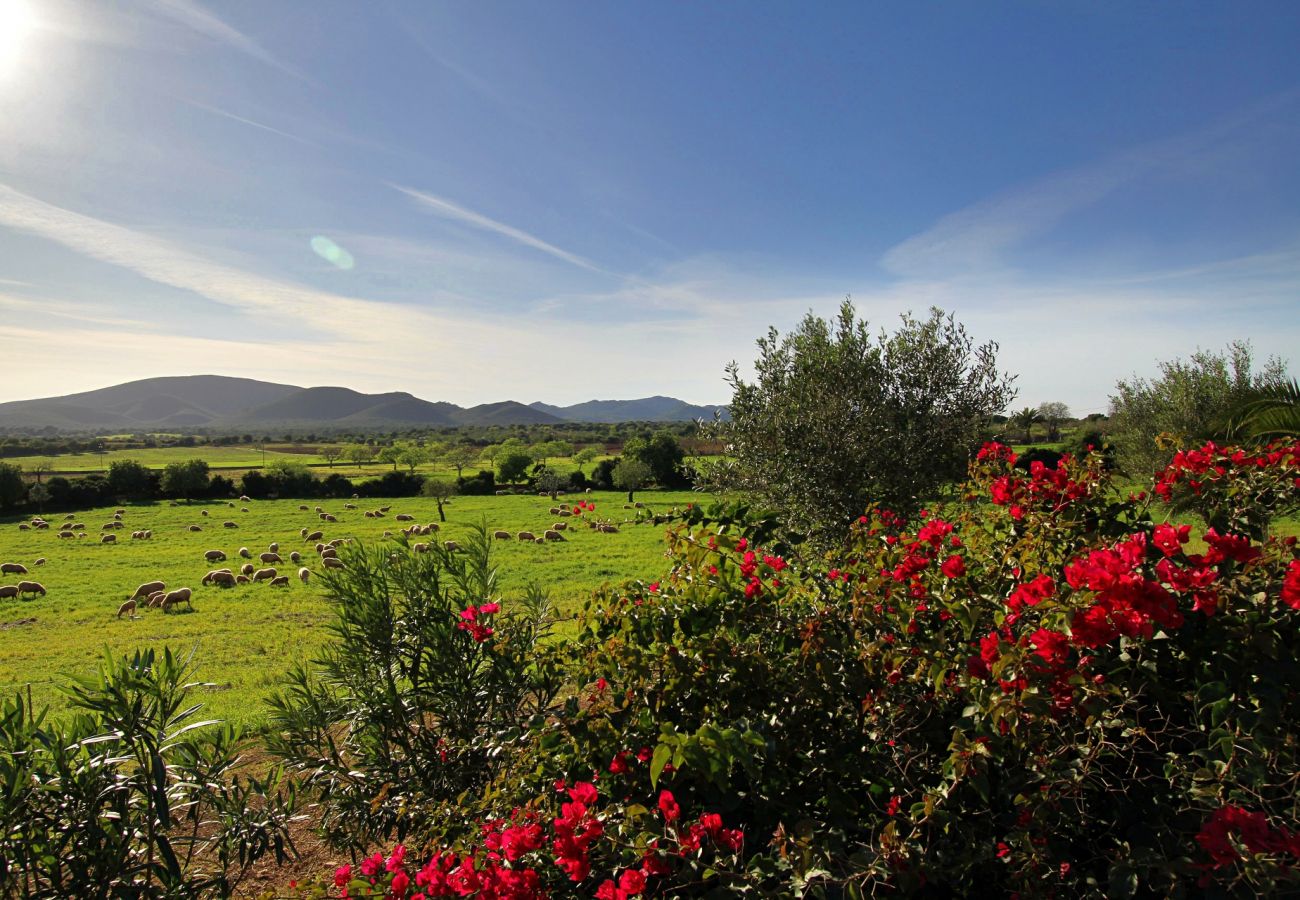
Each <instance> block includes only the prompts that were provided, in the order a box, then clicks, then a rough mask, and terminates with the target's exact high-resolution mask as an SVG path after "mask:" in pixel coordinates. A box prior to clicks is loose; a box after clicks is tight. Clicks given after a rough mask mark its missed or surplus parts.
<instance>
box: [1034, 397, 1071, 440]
mask: <svg viewBox="0 0 1300 900" xmlns="http://www.w3.org/2000/svg"><path fill="white" fill-rule="evenodd" d="M1068 418H1070V407H1068V406H1066V405H1065V404H1064V403H1061V402H1059V401H1051V402H1048V403H1040V404H1038V421H1040V422H1042V423H1043V424H1044V425H1046V426H1047V439H1048V440H1049V441H1059V440H1060V439H1061V423H1062V422H1064V421H1065V420H1066V419H1068Z"/></svg>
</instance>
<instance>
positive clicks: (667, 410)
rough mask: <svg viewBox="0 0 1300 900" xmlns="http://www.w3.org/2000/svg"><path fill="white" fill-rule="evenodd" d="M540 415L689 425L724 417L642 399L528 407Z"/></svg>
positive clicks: (672, 400) (706, 409) (680, 403)
mask: <svg viewBox="0 0 1300 900" xmlns="http://www.w3.org/2000/svg"><path fill="white" fill-rule="evenodd" d="M528 405H529V406H530V407H532V408H533V409H535V410H538V411H539V412H545V413H549V414H550V415H553V416H556V417H558V418H561V419H567V420H569V421H570V422H692V421H694V420H696V419H705V420H711V419H712V418H713V411H714V410H718V411H719V412H720V414H721V415H722V416H723V418H726V415H727V408H726V407H725V406H695V405H693V404H690V403H687V402H686V401H684V400H678V399H677V398H676V397H643V398H641V399H640V400H588V401H587V402H586V403H576V404H574V405H573V406H551V405H550V404H548V403H542V402H540V401H539V402H537V403H530V404H528Z"/></svg>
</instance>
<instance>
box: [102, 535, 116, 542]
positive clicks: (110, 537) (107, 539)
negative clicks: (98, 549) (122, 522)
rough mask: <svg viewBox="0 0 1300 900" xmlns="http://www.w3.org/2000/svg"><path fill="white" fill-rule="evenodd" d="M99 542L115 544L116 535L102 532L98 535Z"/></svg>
mask: <svg viewBox="0 0 1300 900" xmlns="http://www.w3.org/2000/svg"><path fill="white" fill-rule="evenodd" d="M99 542H100V543H101V544H116V543H117V535H115V534H102V535H100V536H99Z"/></svg>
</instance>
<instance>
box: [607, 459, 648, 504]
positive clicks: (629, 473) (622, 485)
mask: <svg viewBox="0 0 1300 900" xmlns="http://www.w3.org/2000/svg"><path fill="white" fill-rule="evenodd" d="M611 478H612V480H613V482H614V487H616V488H618V489H619V490H620V491H627V502H628V503H631V502H632V495H633V494H635V493H636V492H637V491H639V490H640V489H641V488H642V486H643V485H645V483H646V482H647V481H649V480H650V467H649V466H647V465H646V464H645V463H643V462H641V460H639V459H629V458H628V457H624V458H623V459H620V460H619V461H618V465H616V466H614V471H613V473H612V475H611Z"/></svg>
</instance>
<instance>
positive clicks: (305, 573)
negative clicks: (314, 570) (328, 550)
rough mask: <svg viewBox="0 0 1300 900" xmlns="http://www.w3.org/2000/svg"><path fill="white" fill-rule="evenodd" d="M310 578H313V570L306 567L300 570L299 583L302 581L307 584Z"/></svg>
mask: <svg viewBox="0 0 1300 900" xmlns="http://www.w3.org/2000/svg"><path fill="white" fill-rule="evenodd" d="M308 578H311V569H308V568H307V567H306V566H304V567H302V568H301V569H299V570H298V580H299V581H301V582H302V583H303V584H306V583H307V579H308Z"/></svg>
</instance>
